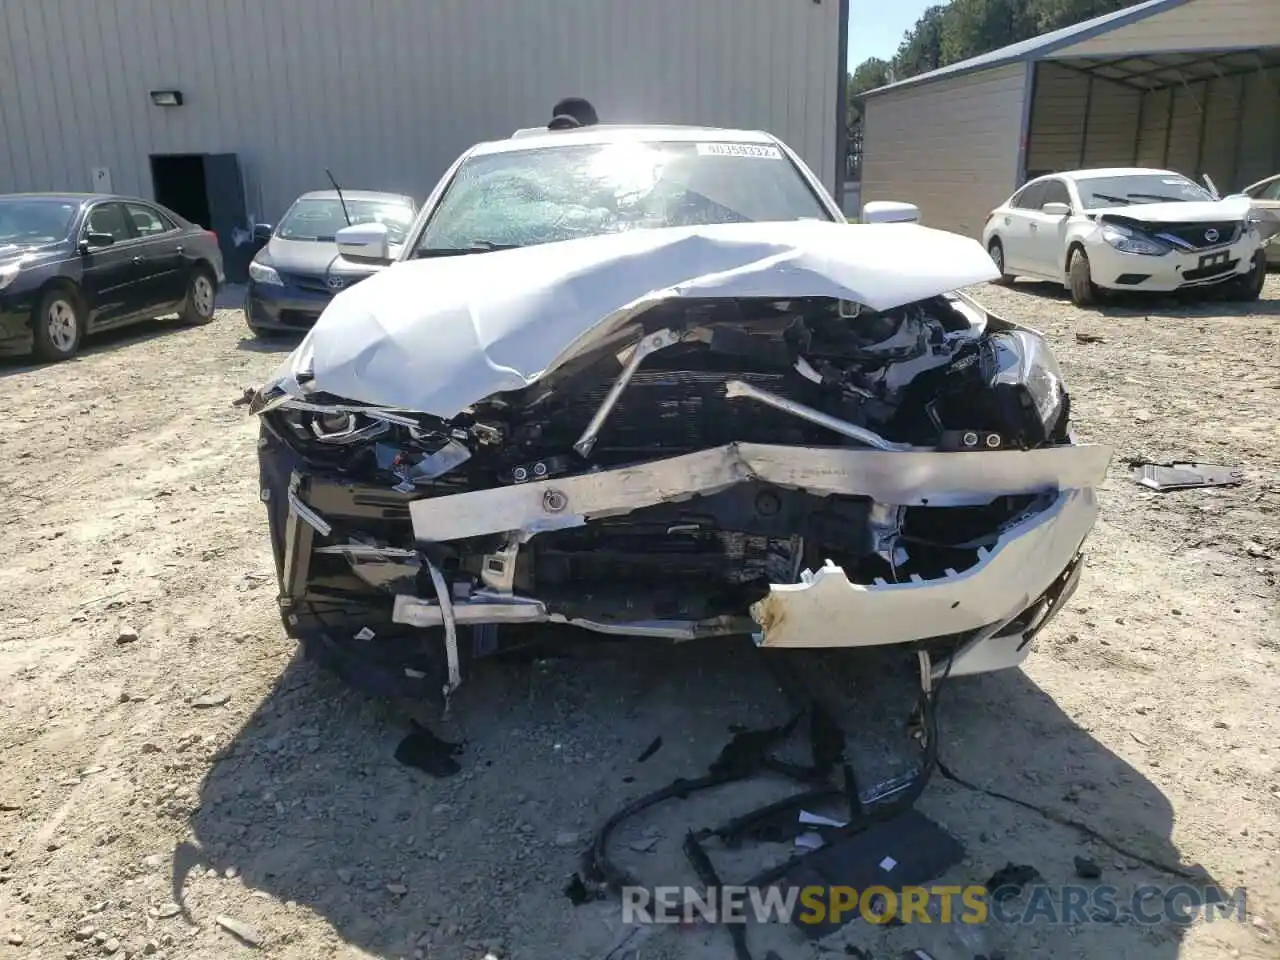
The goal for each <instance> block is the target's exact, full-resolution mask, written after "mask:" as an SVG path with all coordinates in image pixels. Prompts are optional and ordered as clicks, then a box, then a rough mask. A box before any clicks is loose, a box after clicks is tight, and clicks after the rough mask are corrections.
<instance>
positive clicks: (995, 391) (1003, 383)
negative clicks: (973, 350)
mask: <svg viewBox="0 0 1280 960" xmlns="http://www.w3.org/2000/svg"><path fill="white" fill-rule="evenodd" d="M981 362H982V375H983V379H984V380H985V381H986V384H987V387H988V389H989V390H990V392H991V397H992V399H993V400H994V402H995V403H996V405H997V407H998V408H999V410H1000V420H1001V421H1002V422H1003V423H1005V424H1007V425H1008V426H1009V427H1010V428H1012V430H1013V431H1014V432H1015V433H1016V436H1015V437H1013V438H1011V439H1014V440H1015V441H1016V442H1018V443H1019V444H1020V445H1021V446H1023V447H1036V446H1039V445H1040V444H1042V443H1045V442H1047V441H1050V440H1055V439H1059V438H1061V437H1063V436H1064V435H1065V432H1066V427H1067V418H1068V412H1069V411H1068V399H1067V389H1066V386H1065V385H1064V383H1063V380H1062V369H1061V368H1060V367H1059V366H1058V361H1057V359H1056V358H1055V357H1054V355H1053V352H1052V351H1051V350H1050V349H1049V344H1047V343H1046V342H1045V341H1044V338H1043V337H1040V336H1038V335H1037V334H1034V333H1032V332H1030V331H1029V330H1006V331H1003V332H1001V333H997V334H993V335H992V336H990V337H988V338H987V339H986V341H985V342H984V344H983V351H982V361H981Z"/></svg>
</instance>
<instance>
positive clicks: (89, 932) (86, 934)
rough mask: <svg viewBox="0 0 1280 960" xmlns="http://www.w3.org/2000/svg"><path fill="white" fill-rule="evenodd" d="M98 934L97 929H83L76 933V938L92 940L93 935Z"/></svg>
mask: <svg viewBox="0 0 1280 960" xmlns="http://www.w3.org/2000/svg"><path fill="white" fill-rule="evenodd" d="M97 932H98V928H97V927H81V928H80V929H79V930H77V931H76V933H75V937H76V939H77V940H89V939H92V937H93V935H94V934H95V933H97Z"/></svg>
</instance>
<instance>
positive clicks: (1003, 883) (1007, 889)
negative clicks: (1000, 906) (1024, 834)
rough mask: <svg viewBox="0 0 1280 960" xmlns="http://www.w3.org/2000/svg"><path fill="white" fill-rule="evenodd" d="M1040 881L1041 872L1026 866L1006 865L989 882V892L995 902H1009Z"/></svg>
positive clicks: (987, 885)
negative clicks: (1024, 888)
mask: <svg viewBox="0 0 1280 960" xmlns="http://www.w3.org/2000/svg"><path fill="white" fill-rule="evenodd" d="M1039 879H1040V871H1039V870H1037V869H1036V868H1035V867H1031V866H1027V865H1026V864H1015V863H1006V864H1005V865H1004V866H1003V867H1001V868H1000V869H999V870H997V871H996V872H995V873H993V874H992V875H991V879H990V880H988V881H987V883H986V887H987V892H988V893H989V894H990V896H991V897H992V899H994V900H1009V899H1011V898H1013V897H1016V896H1018V895H1019V894H1020V893H1022V888H1023V887H1025V886H1026V885H1027V884H1029V883H1035V882H1036V881H1037V880H1039Z"/></svg>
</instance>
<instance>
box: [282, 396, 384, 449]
mask: <svg viewBox="0 0 1280 960" xmlns="http://www.w3.org/2000/svg"><path fill="white" fill-rule="evenodd" d="M280 419H281V420H283V421H284V423H285V424H286V425H287V426H288V428H289V429H290V430H291V431H293V433H294V434H295V435H297V436H298V438H299V439H301V440H305V441H311V442H315V441H318V442H320V443H324V444H333V445H337V446H345V445H347V444H352V443H362V442H364V441H366V440H372V439H373V438H374V437H380V436H382V434H384V433H386V432H387V431H388V430H389V429H391V424H389V423H388V422H387V421H386V420H382V419H376V418H374V417H368V416H365V415H364V414H361V413H356V412H353V411H350V410H326V409H319V408H311V407H295V406H291V405H289V404H285V405H284V406H283V407H282V408H281V410H280Z"/></svg>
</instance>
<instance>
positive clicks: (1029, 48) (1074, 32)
mask: <svg viewBox="0 0 1280 960" xmlns="http://www.w3.org/2000/svg"><path fill="white" fill-rule="evenodd" d="M1186 2H1187V0H1146V2H1145V3H1139V4H1137V5H1135V6H1132V7H1128V8H1126V9H1124V10H1117V11H1115V12H1114V13H1108V14H1104V15H1103V16H1101V17H1094V18H1093V19H1092V20H1086V21H1084V22H1083V23H1077V24H1075V25H1074V26H1070V27H1063V28H1062V29H1061V30H1054V31H1052V32H1050V33H1043V34H1041V35H1040V36H1038V37H1032V38H1030V39H1029V40H1022V41H1019V42H1018V43H1011V44H1009V46H1007V47H1001V48H1000V49H999V50H992V51H991V52H990V53H984V54H980V55H979V56H976V57H970V58H969V59H968V60H961V61H960V62H959V63H951V64H948V65H947V66H945V67H939V68H938V69H937V70H930V71H929V72H928V73H922V74H920V75H918V76H915V77H908V78H907V79H905V80H899V81H898V82H897V83H890V84H887V85H886V86H883V87H877V88H876V89H875V90H868V91H867V92H866V93H863V94H860V95H859V96H858V98H857V99H859V100H865V99H868V98H870V97H875V96H879V95H880V94H882V93H887V92H888V91H890V90H902V89H905V88H906V87H914V86H916V85H918V84H921V83H928V82H930V81H933V80H942V79H945V78H950V77H959V76H963V75H965V74H967V73H976V72H977V71H979V70H989V69H990V68H992V67H1003V66H1007V65H1009V64H1011V63H1025V62H1027V61H1029V60H1041V59H1043V58H1045V57H1047V56H1048V55H1049V54H1051V53H1053V52H1054V51H1055V50H1061V49H1062V48H1063V47H1068V46H1071V45H1072V44H1076V43H1080V42H1082V41H1084V40H1090V39H1092V38H1093V37H1096V36H1099V35H1100V34H1104V33H1108V32H1110V31H1112V30H1115V29H1117V28H1119V27H1124V26H1128V25H1129V24H1131V23H1136V22H1137V21H1139V20H1145V19H1146V18H1147V17H1149V16H1152V15H1153V14H1156V13H1163V12H1164V11H1165V10H1170V9H1172V8H1174V7H1177V6H1181V5H1182V4H1184V3H1186Z"/></svg>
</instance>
